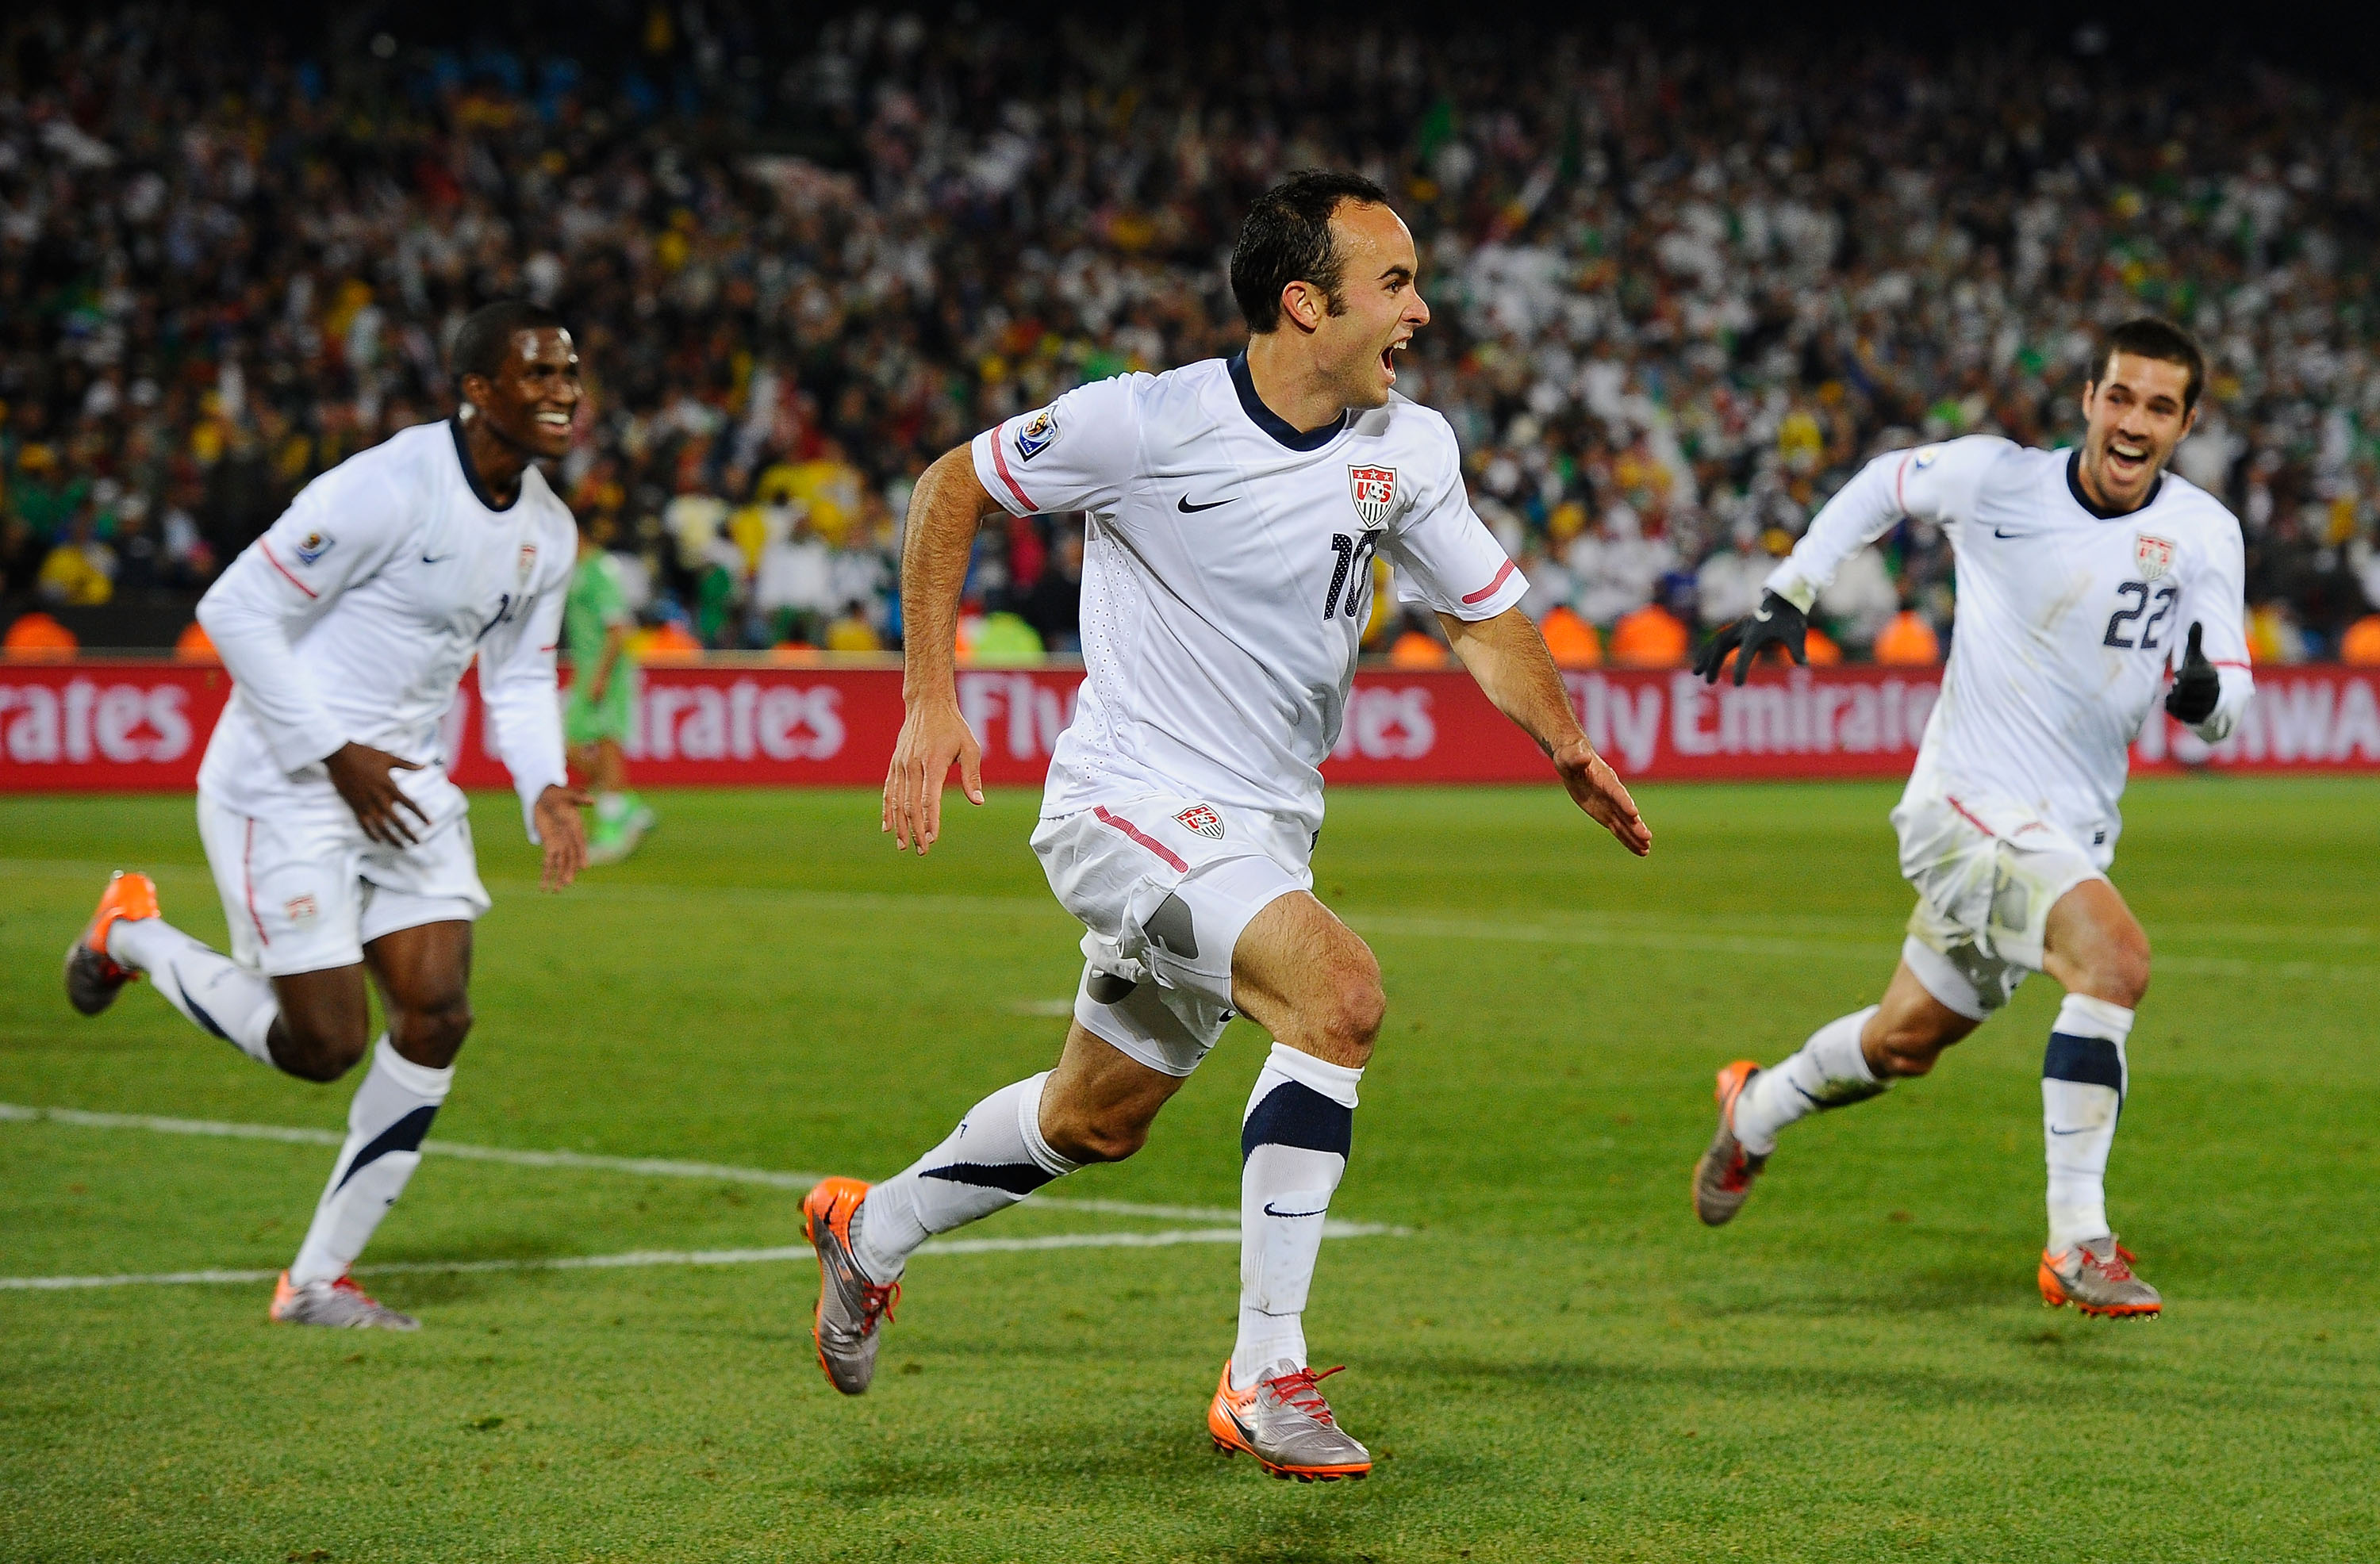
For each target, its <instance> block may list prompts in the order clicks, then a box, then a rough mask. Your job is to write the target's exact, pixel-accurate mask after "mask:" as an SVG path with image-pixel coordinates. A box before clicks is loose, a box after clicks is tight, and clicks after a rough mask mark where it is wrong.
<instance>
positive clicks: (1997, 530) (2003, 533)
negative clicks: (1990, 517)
mask: <svg viewBox="0 0 2380 1564" xmlns="http://www.w3.org/2000/svg"><path fill="white" fill-rule="evenodd" d="M1992 536H1993V537H1995V538H2030V537H2032V536H2033V534H2032V533H2030V532H2010V531H2008V530H2006V529H2005V528H2002V527H1993V528H1992Z"/></svg>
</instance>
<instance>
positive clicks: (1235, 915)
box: [1033, 797, 1314, 1075]
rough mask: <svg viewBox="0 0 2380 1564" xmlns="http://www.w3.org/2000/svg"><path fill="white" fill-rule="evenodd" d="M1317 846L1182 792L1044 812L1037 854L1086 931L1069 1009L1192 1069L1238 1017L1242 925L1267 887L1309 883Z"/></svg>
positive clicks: (1276, 893) (1260, 906)
mask: <svg viewBox="0 0 2380 1564" xmlns="http://www.w3.org/2000/svg"><path fill="white" fill-rule="evenodd" d="M1313 850H1314V843H1313V839H1312V838H1311V837H1310V836H1308V835H1307V834H1306V833H1305V832H1304V831H1302V830H1298V829H1297V828H1296V827H1295V826H1293V825H1290V824H1286V823H1284V822H1281V821H1279V820H1276V819H1274V818H1271V817H1269V816H1267V815H1261V814H1251V813H1246V812H1239V813H1233V812H1228V811H1225V810H1222V809H1219V808H1216V807H1215V806H1211V805H1208V804H1206V803H1203V802H1201V801H1200V800H1198V799H1196V798H1190V797H1147V798H1136V799H1134V800H1132V801H1130V802H1128V803H1120V804H1103V805H1099V806H1096V807H1093V808H1089V809H1085V810H1082V811H1080V812H1079V813H1076V814H1072V815H1064V816H1061V817H1059V818H1055V819H1045V820H1043V821H1042V822H1041V823H1040V825H1039V827H1038V828H1037V829H1036V830H1034V832H1033V851H1034V854H1035V855H1037V856H1038V857H1039V858H1040V860H1041V868H1042V872H1043V873H1045V874H1047V875H1048V876H1049V877H1050V890H1051V891H1055V892H1057V896H1058V901H1059V903H1060V904H1061V905H1062V906H1063V907H1064V908H1065V909H1066V910H1067V911H1068V912H1070V913H1072V914H1074V915H1075V916H1076V917H1077V918H1080V919H1081V920H1082V923H1083V927H1084V928H1085V929H1086V930H1087V932H1086V933H1085V934H1084V936H1083V959H1084V967H1083V978H1082V983H1081V985H1080V986H1079V987H1078V988H1076V990H1075V1020H1077V1021H1079V1022H1081V1023H1082V1024H1083V1026H1084V1027H1085V1029H1086V1030H1087V1031H1089V1032H1090V1033H1092V1034H1093V1035H1094V1036H1096V1037H1099V1038H1100V1039H1101V1040H1102V1041H1105V1042H1108V1043H1111V1044H1112V1045H1114V1046H1115V1047H1116V1048H1118V1049H1122V1050H1123V1052H1124V1053H1126V1054H1129V1055H1130V1056H1131V1057H1132V1058H1134V1059H1135V1060H1137V1061H1140V1062H1141V1063H1143V1064H1146V1065H1147V1066H1148V1067H1149V1068H1150V1069H1151V1070H1158V1071H1162V1072H1163V1073H1166V1074H1168V1075H1187V1074H1189V1073H1191V1072H1192V1071H1193V1070H1196V1069H1197V1068H1198V1061H1200V1060H1202V1059H1204V1058H1206V1057H1207V1051H1208V1049H1211V1048H1213V1047H1214V1046H1215V1044H1216V1042H1217V1040H1218V1039H1220V1037H1222V1035H1223V1027H1224V1025H1225V1024H1227V1023H1229V1022H1230V1020H1231V1019H1232V1013H1233V1012H1232V952H1233V948H1234V947H1235V946H1236V945H1238V943H1239V940H1240V934H1241V931H1242V930H1244V929H1245V928H1246V927H1247V926H1248V923H1249V920H1250V919H1252V918H1254V917H1255V916H1256V915H1257V914H1258V913H1260V912H1262V911H1263V910H1264V909H1265V908H1266V907H1267V906H1268V905H1269V904H1270V903H1272V902H1273V901H1274V900H1275V899H1277V898H1279V897H1281V896H1284V895H1287V894H1288V893H1289V892H1291V891H1310V890H1312V889H1313V888H1314V873H1313V870H1312V869H1311V868H1310V867H1308V859H1309V857H1310V855H1312V853H1313ZM1127 986H1129V990H1128V991H1126V990H1127Z"/></svg>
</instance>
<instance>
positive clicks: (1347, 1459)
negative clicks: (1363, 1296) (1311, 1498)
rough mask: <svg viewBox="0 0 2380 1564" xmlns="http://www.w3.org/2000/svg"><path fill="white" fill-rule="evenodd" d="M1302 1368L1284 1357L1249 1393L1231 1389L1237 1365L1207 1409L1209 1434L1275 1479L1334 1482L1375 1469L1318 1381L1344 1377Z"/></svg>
mask: <svg viewBox="0 0 2380 1564" xmlns="http://www.w3.org/2000/svg"><path fill="white" fill-rule="evenodd" d="M1339 1372H1340V1371H1339V1370H1338V1369H1335V1368H1326V1369H1323V1370H1320V1371H1319V1372H1317V1371H1316V1370H1314V1369H1310V1368H1300V1367H1298V1366H1297V1364H1293V1363H1292V1362H1290V1361H1289V1360H1288V1359H1287V1358H1283V1359H1281V1362H1279V1363H1277V1364H1273V1365H1272V1368H1271V1370H1270V1372H1269V1373H1267V1374H1265V1375H1264V1376H1261V1377H1259V1378H1258V1379H1257V1382H1256V1384H1255V1385H1254V1386H1253V1387H1251V1388H1248V1389H1245V1390H1234V1389H1233V1388H1232V1365H1231V1364H1230V1363H1228V1362H1226V1363H1225V1364H1223V1378H1222V1382H1221V1383H1220V1384H1219V1385H1217V1386H1216V1387H1215V1399H1214V1400H1213V1401H1212V1402H1210V1403H1209V1404H1208V1408H1207V1432H1208V1434H1209V1435H1211V1436H1212V1437H1214V1440H1215V1448H1216V1449H1219V1450H1220V1451H1222V1452H1223V1453H1224V1454H1225V1455H1233V1454H1236V1453H1237V1452H1239V1451H1241V1450H1245V1451H1247V1452H1248V1453H1249V1454H1250V1455H1252V1456H1254V1457H1256V1458H1257V1465H1259V1466H1261V1467H1263V1468H1264V1469H1265V1470H1266V1471H1267V1472H1269V1473H1272V1474H1273V1475H1274V1476H1276V1477H1283V1478H1287V1477H1294V1478H1296V1479H1297V1480H1298V1481H1299V1482H1301V1483H1335V1482H1337V1481H1338V1480H1339V1479H1340V1478H1342V1477H1349V1478H1361V1477H1366V1476H1369V1475H1370V1474H1371V1471H1372V1452H1371V1451H1369V1450H1367V1449H1365V1448H1364V1447H1363V1446H1362V1445H1359V1444H1357V1443H1356V1442H1355V1441H1354V1439H1353V1438H1351V1437H1348V1434H1347V1431H1346V1430H1345V1429H1343V1428H1342V1427H1340V1426H1339V1420H1338V1419H1337V1418H1336V1417H1335V1416H1333V1415H1332V1414H1331V1411H1330V1402H1329V1401H1327V1400H1323V1399H1322V1392H1321V1390H1320V1389H1318V1388H1317V1383H1318V1381H1320V1380H1323V1379H1327V1378H1329V1377H1330V1376H1332V1375H1334V1374H1337V1373H1339Z"/></svg>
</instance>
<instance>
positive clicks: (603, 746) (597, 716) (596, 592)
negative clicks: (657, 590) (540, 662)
mask: <svg viewBox="0 0 2380 1564" xmlns="http://www.w3.org/2000/svg"><path fill="white" fill-rule="evenodd" d="M601 524H602V521H601V517H597V516H589V517H588V518H586V520H585V521H584V522H583V523H582V524H581V525H580V527H579V531H578V568H577V570H576V571H574V572H573V573H572V575H571V577H570V595H569V597H568V598H567V599H566V600H565V604H564V608H563V614H562V629H563V639H564V641H565V642H566V643H567V644H568V646H569V648H570V664H571V670H572V672H571V682H570V699H569V701H568V703H567V704H566V705H565V706H564V708H563V711H562V731H563V736H564V737H565V738H566V739H567V740H568V741H569V744H570V762H571V764H572V765H574V766H576V767H577V768H578V770H579V772H580V774H581V775H583V776H585V777H586V778H587V780H588V782H589V785H590V786H592V787H593V789H594V791H595V830H594V831H593V832H592V833H591V834H590V835H589V838H588V842H587V861H588V862H589V863H590V864H616V863H618V862H619V861H620V860H621V859H623V858H625V857H626V856H627V855H629V854H631V853H633V852H635V851H636V850H637V843H638V842H640V841H642V840H643V839H644V835H645V832H647V831H649V830H651V829H652V827H653V812H652V810H651V808H650V806H647V805H646V803H645V801H644V800H643V799H641V798H639V797H637V795H636V794H634V793H633V792H631V791H629V788H628V759H627V743H628V719H629V714H630V712H631V711H632V710H633V709H635V706H636V700H637V661H636V658H635V656H634V655H633V654H632V653H631V652H630V651H629V650H628V630H629V627H630V625H632V624H634V623H635V620H634V616H632V615H631V614H630V613H629V612H628V594H627V590H626V588H625V587H624V586H623V585H622V584H621V580H620V562H619V561H618V560H615V559H613V557H612V551H611V550H609V549H607V548H605V547H604V546H603V542H602V540H601V539H599V538H597V537H596V536H595V535H594V533H593V531H592V530H591V529H592V528H593V527H598V526H600V525H601Z"/></svg>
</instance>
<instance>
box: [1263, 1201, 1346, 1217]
mask: <svg viewBox="0 0 2380 1564" xmlns="http://www.w3.org/2000/svg"><path fill="white" fill-rule="evenodd" d="M1328 1210H1330V1207H1329V1206H1324V1207H1323V1208H1322V1210H1321V1211H1276V1210H1274V1209H1273V1208H1272V1202H1271V1201H1269V1200H1268V1201H1266V1202H1265V1208H1264V1213H1265V1215H1266V1216H1268V1217H1319V1216H1321V1215H1323V1213H1324V1212H1327V1211H1328Z"/></svg>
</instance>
